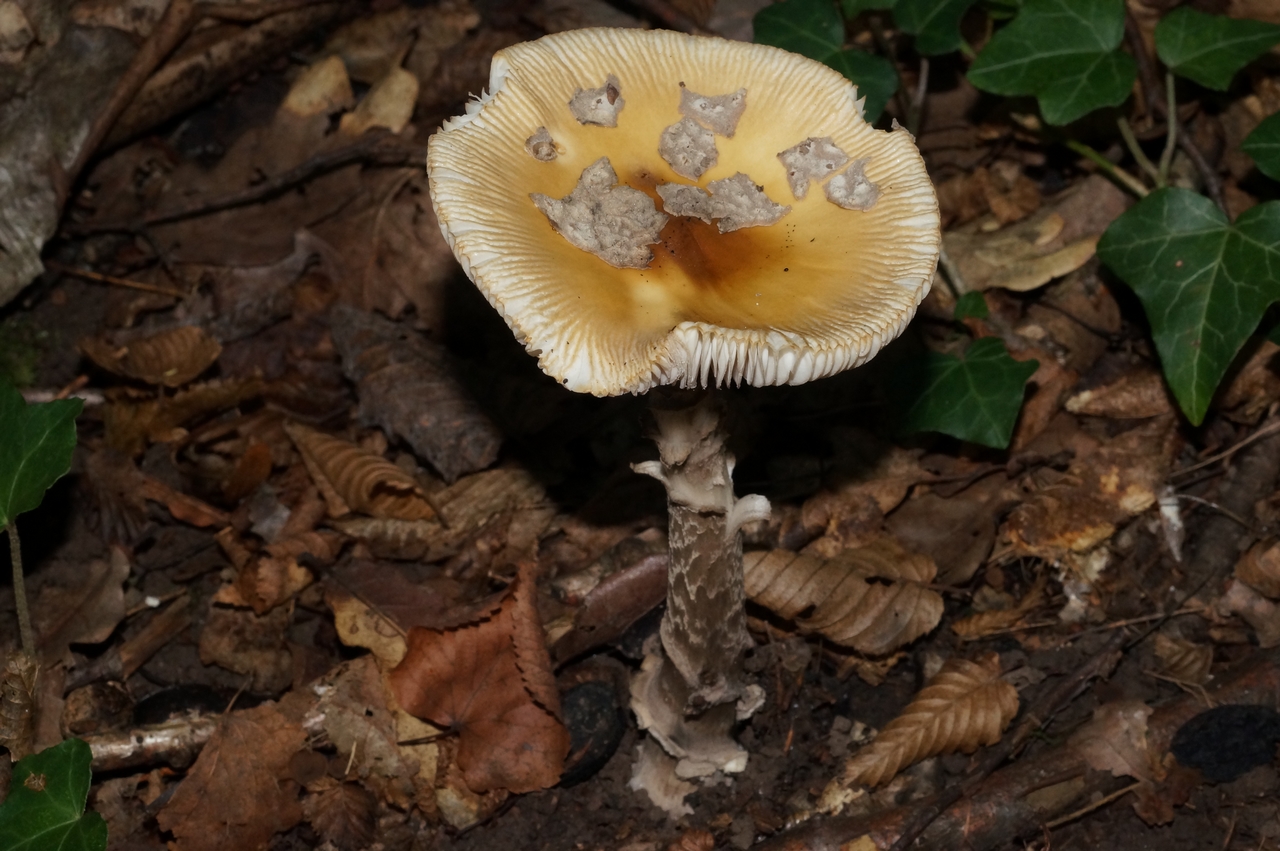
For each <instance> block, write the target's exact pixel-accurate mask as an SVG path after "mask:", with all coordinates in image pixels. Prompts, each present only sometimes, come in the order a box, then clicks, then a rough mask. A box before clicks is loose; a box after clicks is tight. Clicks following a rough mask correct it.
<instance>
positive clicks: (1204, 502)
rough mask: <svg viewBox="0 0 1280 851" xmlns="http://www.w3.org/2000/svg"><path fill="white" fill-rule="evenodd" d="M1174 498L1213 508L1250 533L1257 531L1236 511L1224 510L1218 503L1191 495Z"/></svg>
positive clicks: (1184, 494) (1175, 495)
mask: <svg viewBox="0 0 1280 851" xmlns="http://www.w3.org/2000/svg"><path fill="white" fill-rule="evenodd" d="M1173 498H1174V499H1185V500H1187V501H1188V502H1195V503H1199V504H1200V505H1203V506H1205V507H1206V508H1212V509H1213V510H1214V511H1217V512H1218V513H1219V514H1221V515H1222V516H1223V517H1229V518H1231V519H1232V520H1234V521H1236V522H1237V523H1239V524H1240V525H1241V526H1243V527H1244V528H1246V529H1248V530H1249V531H1250V532H1253V531H1255V530H1254V528H1253V524H1252V523H1250V522H1249V521H1248V520H1245V519H1244V518H1243V517H1241V516H1240V515H1239V514H1236V513H1235V512H1234V511H1232V510H1231V509H1229V508H1224V507H1223V506H1221V505H1218V503H1216V502H1210V501H1209V500H1207V499H1204V498H1203V497H1198V496H1192V495H1191V494H1189V493H1175V494H1174V495H1173Z"/></svg>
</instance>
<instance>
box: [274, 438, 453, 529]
mask: <svg viewBox="0 0 1280 851" xmlns="http://www.w3.org/2000/svg"><path fill="white" fill-rule="evenodd" d="M285 430H286V431H287V432H288V433H289V436H290V437H291V438H293V441H294V443H295V444H297V446H298V450H299V451H300V452H301V453H302V457H303V459H304V460H305V461H306V463H307V469H308V470H309V471H310V472H311V475H312V478H314V479H315V480H316V483H317V484H320V483H321V482H325V483H327V484H328V485H330V486H331V487H332V488H333V490H334V491H335V492H336V493H337V494H338V496H339V497H341V498H342V501H343V502H345V503H346V505H348V506H350V508H351V509H352V510H353V511H359V512H361V513H362V514H368V515H371V516H373V517H395V518H398V519H400V520H429V519H431V518H433V517H435V511H434V509H432V507H431V505H430V503H428V501H427V495H426V493H425V492H424V491H423V490H422V486H421V485H419V484H418V482H417V480H416V479H414V477H413V476H411V475H409V474H408V473H406V472H405V471H404V470H402V469H400V468H399V467H397V466H396V465H395V464H392V463H391V462H390V461H388V460H386V459H385V458H383V457H382V456H381V455H376V454H374V453H372V452H369V451H366V450H364V449H361V448H360V447H359V446H356V445H355V444H354V443H348V442H347V441H345V440H341V439H339V438H336V437H332V436H330V435H327V434H323V433H321V432H318V431H316V430H315V429H312V428H308V427H307V426H304V425H300V424H298V423H288V424H286V425H285Z"/></svg>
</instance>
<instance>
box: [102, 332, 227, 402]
mask: <svg viewBox="0 0 1280 851" xmlns="http://www.w3.org/2000/svg"><path fill="white" fill-rule="evenodd" d="M80 348H81V350H82V351H83V352H84V353H85V354H86V355H88V356H89V358H90V360H92V361H93V362H94V363H96V364H97V365H98V366H100V367H102V368H103V369H105V370H107V371H108V372H114V373H115V374H116V375H123V376H125V377H126V378H135V379H138V380H139V381H145V382H147V383H148V384H160V385H163V386H165V387H181V386H182V385H184V384H186V383H187V382H189V381H192V380H194V379H195V377H196V376H198V375H199V374H200V373H202V372H204V371H205V370H206V369H208V368H209V367H211V366H213V362H214V361H216V360H217V359H218V355H220V354H222V346H221V345H219V344H218V341H217V340H215V339H213V337H211V336H209V334H208V333H206V332H205V331H204V329H202V328H200V327H199V326H196V325H182V326H180V327H177V328H172V329H170V330H168V331H161V332H160V333H158V334H153V335H151V336H149V337H141V338H138V339H134V340H130V341H128V342H122V343H113V342H111V341H109V340H107V339H105V338H101V337H90V338H86V339H84V340H82V341H81V342H80Z"/></svg>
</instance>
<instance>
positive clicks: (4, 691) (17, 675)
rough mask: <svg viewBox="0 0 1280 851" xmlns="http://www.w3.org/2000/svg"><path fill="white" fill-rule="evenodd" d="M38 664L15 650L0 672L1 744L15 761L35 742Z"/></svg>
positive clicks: (29, 750) (27, 752)
mask: <svg viewBox="0 0 1280 851" xmlns="http://www.w3.org/2000/svg"><path fill="white" fill-rule="evenodd" d="M39 670H40V664H39V663H38V662H37V661H36V660H35V659H33V658H32V657H30V656H28V655H27V654H26V653H23V652H22V651H21V650H14V651H12V652H10V653H9V656H8V658H7V659H5V663H4V673H3V674H2V675H0V745H3V746H4V747H6V748H8V749H9V755H10V756H11V757H12V758H13V760H14V761H15V762H16V761H17V760H20V759H22V758H23V757H24V756H27V755H28V754H30V753H31V751H32V746H33V744H34V743H35V735H36V731H35V723H36V717H35V714H36V712H35V710H36V695H35V689H36V673H37V672H38V671H39Z"/></svg>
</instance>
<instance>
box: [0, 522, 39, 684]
mask: <svg viewBox="0 0 1280 851" xmlns="http://www.w3.org/2000/svg"><path fill="white" fill-rule="evenodd" d="M5 531H6V532H8V533H9V557H10V560H11V561H12V562H13V604H14V607H15V608H17V610H18V632H19V633H20V634H21V635H22V650H23V652H24V653H26V654H27V655H28V656H30V657H31V658H33V659H34V658H35V655H36V642H35V637H34V636H33V634H32V632H31V611H30V610H29V609H28V608H27V583H26V580H25V579H24V578H23V576H22V544H21V542H20V541H19V540H18V524H17V523H16V522H15V521H13V520H10V521H9V525H8V526H6V527H5Z"/></svg>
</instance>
